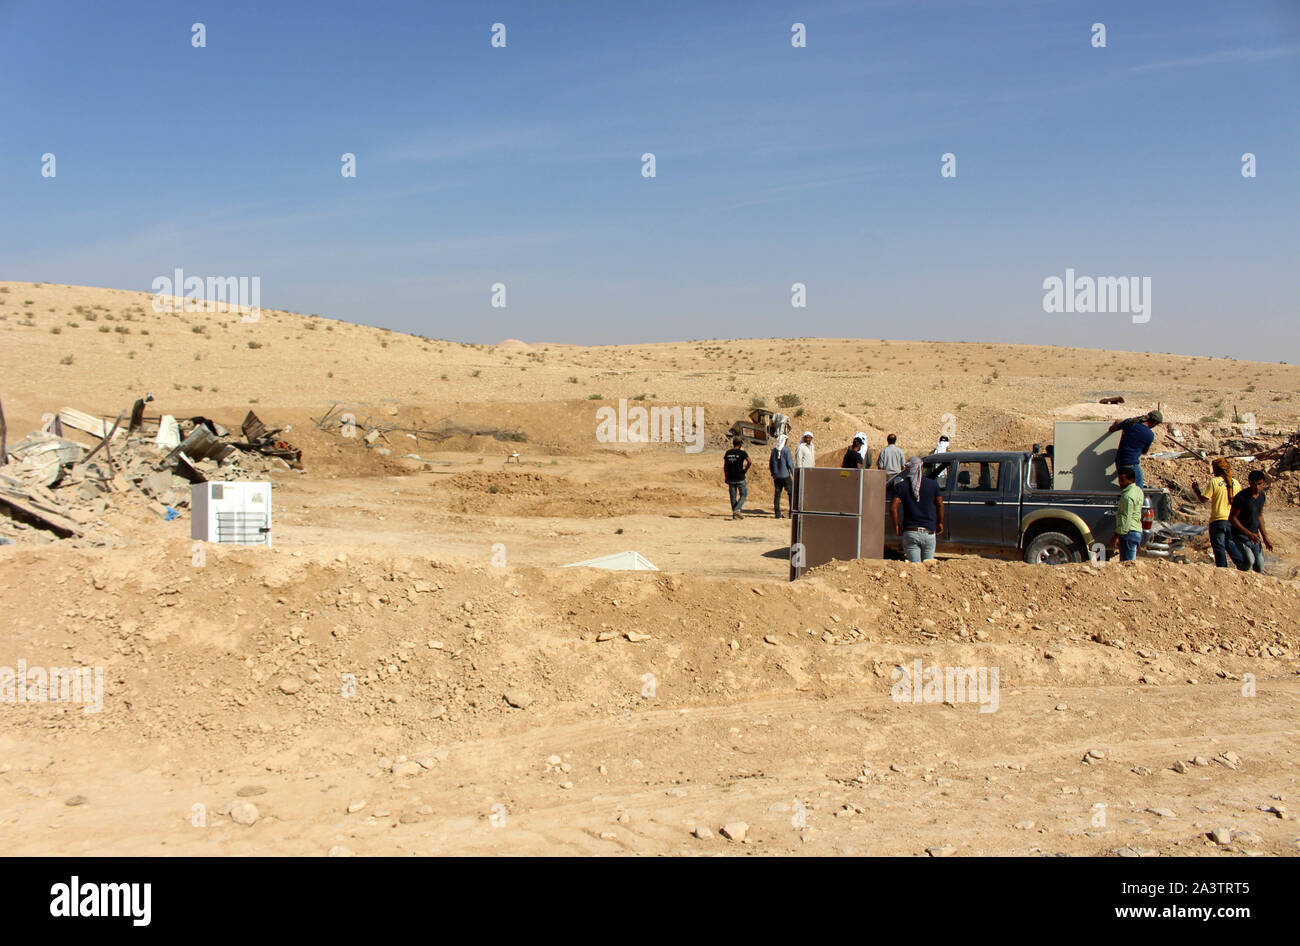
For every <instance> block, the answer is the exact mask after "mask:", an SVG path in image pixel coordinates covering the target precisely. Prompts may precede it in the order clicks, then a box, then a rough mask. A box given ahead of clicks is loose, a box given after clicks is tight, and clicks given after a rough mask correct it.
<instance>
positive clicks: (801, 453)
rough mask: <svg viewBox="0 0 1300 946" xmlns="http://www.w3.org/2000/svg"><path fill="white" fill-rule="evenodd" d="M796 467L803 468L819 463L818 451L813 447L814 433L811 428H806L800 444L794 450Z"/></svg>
mask: <svg viewBox="0 0 1300 946" xmlns="http://www.w3.org/2000/svg"><path fill="white" fill-rule="evenodd" d="M794 465H795V469H798V470H802V469H803V468H804V467H806V466H816V465H817V452H816V451H815V450H814V449H813V435H812V431H811V430H805V431H804V432H803V436H802V437H800V438H799V446H798V448H797V449H796V450H795V452H794Z"/></svg>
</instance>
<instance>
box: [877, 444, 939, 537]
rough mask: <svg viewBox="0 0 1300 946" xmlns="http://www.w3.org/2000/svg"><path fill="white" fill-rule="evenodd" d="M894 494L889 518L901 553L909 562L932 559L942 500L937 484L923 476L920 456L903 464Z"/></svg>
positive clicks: (890, 503)
mask: <svg viewBox="0 0 1300 946" xmlns="http://www.w3.org/2000/svg"><path fill="white" fill-rule="evenodd" d="M893 494H894V495H893V497H892V498H891V499H890V501H889V518H890V520H891V522H892V523H893V526H894V532H895V533H896V534H897V535H899V536H902V539H903V543H902V544H903V554H904V555H906V556H907V560H908V561H909V562H924V561H929V560H930V559H932V558H934V546H935V540H936V539H937V538H938V536H939V535H941V534H942V533H943V499H942V498H941V497H940V496H939V484H938V483H936V482H935V481H934V480H933V479H931V478H929V477H928V476H925V475H923V470H922V467H921V458H920V457H912V459H910V460H908V461H907V463H906V464H905V465H904V466H903V475H902V476H901V477H899V480H898V482H897V483H895V484H894V487H893ZM900 508H901V509H902V512H903V517H902V521H901V522H900V521H899V515H898V513H899V509H900Z"/></svg>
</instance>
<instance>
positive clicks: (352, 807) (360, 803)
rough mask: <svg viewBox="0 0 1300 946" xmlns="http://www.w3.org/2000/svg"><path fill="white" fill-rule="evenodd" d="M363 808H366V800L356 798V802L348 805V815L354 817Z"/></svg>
mask: <svg viewBox="0 0 1300 946" xmlns="http://www.w3.org/2000/svg"><path fill="white" fill-rule="evenodd" d="M364 807H366V800H365V799H364V798H358V799H357V800H356V801H354V802H352V803H350V804H349V805H348V814H350V815H355V814H356V813H357V812H358V811H360V810H361V809H362V808H364Z"/></svg>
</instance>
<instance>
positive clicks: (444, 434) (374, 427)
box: [313, 402, 528, 462]
mask: <svg viewBox="0 0 1300 946" xmlns="http://www.w3.org/2000/svg"><path fill="white" fill-rule="evenodd" d="M393 412H394V413H396V409H394V411H393ZM313 421H314V423H315V424H316V426H317V427H318V428H319V429H321V430H324V431H327V432H331V433H333V432H337V433H339V434H340V435H341V436H343V437H348V438H356V439H357V440H358V441H360V442H361V444H362V445H363V446H365V447H367V448H374V450H375V452H376V453H379V454H381V455H383V456H388V455H389V454H391V453H392V449H391V448H390V447H389V446H376V444H377V443H378V442H379V441H380V440H382V441H383V442H384V443H385V444H391V443H392V441H391V440H389V439H388V435H389V434H405V435H406V436H407V437H409V438H410V439H411V440H414V441H415V444H416V446H417V447H418V446H419V444H420V439H421V438H424V440H426V441H427V442H428V443H429V444H430V445H431V446H436V445H437V444H439V443H441V442H442V441H444V440H448V439H450V438H452V437H462V436H467V437H492V438H493V439H494V440H503V441H506V442H507V443H524V442H526V441H527V440H528V437H527V435H526V434H524V432H523V431H521V430H514V429H507V428H501V427H465V426H463V425H461V424H457V423H455V422H453V421H451V420H450V419H444V420H443V426H442V427H439V428H436V429H435V428H430V427H402V426H399V425H396V424H386V423H383V422H382V421H377V420H375V419H374V418H373V417H371V416H370V415H369V414H367V413H365V412H364V411H360V410H357V409H356V408H347V409H343V406H342V405H341V404H339V403H338V402H335V403H333V404H331V405H330V408H329V410H327V411H326V412H325V413H324V414H323V415H322V416H321V417H319V418H314V419H313ZM357 431H364V432H363V433H361V434H360V435H359V436H358V433H357ZM404 456H407V457H411V458H413V459H416V460H423V459H424V458H423V457H421V456H419V455H417V454H414V453H408V454H404ZM426 462H431V461H426Z"/></svg>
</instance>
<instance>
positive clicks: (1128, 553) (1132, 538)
mask: <svg viewBox="0 0 1300 946" xmlns="http://www.w3.org/2000/svg"><path fill="white" fill-rule="evenodd" d="M1141 544H1142V532H1141V530H1139V529H1134V530H1133V531H1132V532H1125V533H1124V534H1123V535H1121V536H1120V537H1119V560H1120V561H1121V562H1131V561H1133V560H1134V559H1135V558H1137V557H1138V547H1139V546H1141Z"/></svg>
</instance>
